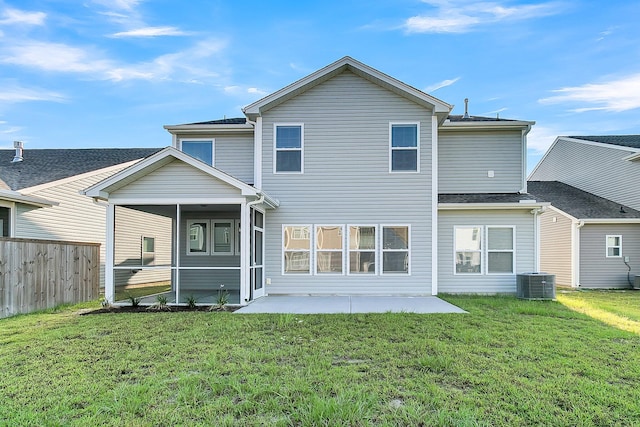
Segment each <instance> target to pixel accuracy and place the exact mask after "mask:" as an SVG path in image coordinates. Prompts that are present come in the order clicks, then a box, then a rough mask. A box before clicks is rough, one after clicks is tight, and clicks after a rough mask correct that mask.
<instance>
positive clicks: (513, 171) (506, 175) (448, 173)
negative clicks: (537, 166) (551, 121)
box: [438, 130, 524, 194]
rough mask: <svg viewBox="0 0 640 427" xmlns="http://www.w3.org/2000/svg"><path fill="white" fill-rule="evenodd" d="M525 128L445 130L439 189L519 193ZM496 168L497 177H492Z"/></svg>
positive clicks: (440, 147)
mask: <svg viewBox="0 0 640 427" xmlns="http://www.w3.org/2000/svg"><path fill="white" fill-rule="evenodd" d="M522 139H523V138H522V132H521V131H514V130H509V131H500V130H491V131H468V130H467V131H463V130H446V131H441V132H440V136H439V138H438V192H440V193H443V194H444V193H516V192H518V191H520V190H521V189H522V186H523V177H524V172H523V168H524V165H523V162H522V155H523V154H522V153H523V147H522ZM488 171H494V177H493V178H489V177H488Z"/></svg>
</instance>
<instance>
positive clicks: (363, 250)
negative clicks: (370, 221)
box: [349, 225, 376, 274]
mask: <svg viewBox="0 0 640 427" xmlns="http://www.w3.org/2000/svg"><path fill="white" fill-rule="evenodd" d="M361 273H362V274H375V273H376V227H375V226H371V225H369V226H366V225H351V226H349V274H361Z"/></svg>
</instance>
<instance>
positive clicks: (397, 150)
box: [389, 123, 420, 172]
mask: <svg viewBox="0 0 640 427" xmlns="http://www.w3.org/2000/svg"><path fill="white" fill-rule="evenodd" d="M389 134H390V135H389V152H390V153H389V170H390V171H391V172H418V171H419V170H420V165H419V158H420V156H419V146H420V144H419V139H418V135H419V134H420V125H419V124H418V123H390V124H389Z"/></svg>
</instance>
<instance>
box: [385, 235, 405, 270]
mask: <svg viewBox="0 0 640 427" xmlns="http://www.w3.org/2000/svg"><path fill="white" fill-rule="evenodd" d="M382 273H383V274H386V273H407V274H408V273H409V227H408V226H406V225H394V226H392V225H385V226H382Z"/></svg>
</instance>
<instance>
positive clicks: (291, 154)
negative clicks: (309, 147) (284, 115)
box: [273, 124, 304, 173]
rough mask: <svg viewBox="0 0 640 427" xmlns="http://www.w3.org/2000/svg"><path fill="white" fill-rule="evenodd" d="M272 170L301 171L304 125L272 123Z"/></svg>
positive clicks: (280, 171)
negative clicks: (273, 146) (273, 158)
mask: <svg viewBox="0 0 640 427" xmlns="http://www.w3.org/2000/svg"><path fill="white" fill-rule="evenodd" d="M274 134H275V137H274V141H275V144H274V145H275V150H274V151H275V152H274V157H275V160H274V166H273V168H274V172H275V173H302V172H303V162H304V150H303V148H304V125H302V124H276V125H274Z"/></svg>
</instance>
